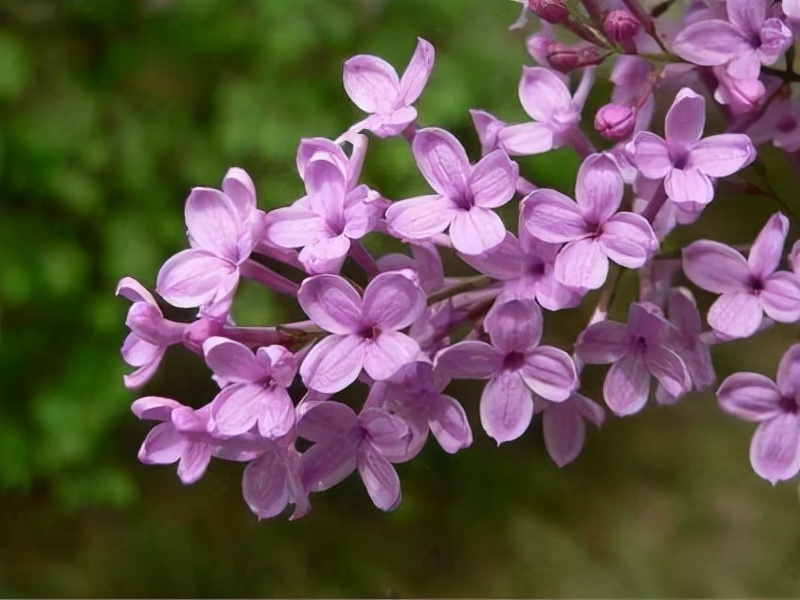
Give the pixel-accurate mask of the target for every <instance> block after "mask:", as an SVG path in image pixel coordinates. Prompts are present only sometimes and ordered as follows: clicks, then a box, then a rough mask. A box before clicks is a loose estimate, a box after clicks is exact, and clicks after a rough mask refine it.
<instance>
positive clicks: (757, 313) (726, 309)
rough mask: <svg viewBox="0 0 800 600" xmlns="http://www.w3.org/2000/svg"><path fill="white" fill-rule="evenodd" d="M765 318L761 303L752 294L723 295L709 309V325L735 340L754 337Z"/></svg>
mask: <svg viewBox="0 0 800 600" xmlns="http://www.w3.org/2000/svg"><path fill="white" fill-rule="evenodd" d="M763 316H764V313H763V310H762V306H761V303H760V302H759V301H758V298H757V297H756V296H755V295H754V294H752V293H750V292H731V293H729V294H723V295H721V296H720V297H719V298H717V300H716V301H715V302H714V304H712V305H711V307H710V308H709V309H708V316H707V317H706V319H707V320H708V324H709V325H711V327H712V329H714V331H717V332H719V333H722V334H725V335H726V336H730V337H733V338H746V337H750V336H751V335H753V334H754V333H755V332H756V330H757V329H758V326H759V325H760V324H761V319H762V317H763Z"/></svg>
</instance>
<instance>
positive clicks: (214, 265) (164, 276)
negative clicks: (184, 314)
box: [156, 248, 239, 308]
mask: <svg viewBox="0 0 800 600" xmlns="http://www.w3.org/2000/svg"><path fill="white" fill-rule="evenodd" d="M238 272H239V270H238V268H237V267H236V265H235V264H234V263H232V262H230V261H228V260H224V259H222V258H218V257H217V256H216V255H214V254H211V253H210V252H207V251H206V250H198V249H194V248H193V249H190V250H183V251H182V252H178V253H177V254H175V255H174V256H172V257H171V258H169V259H168V260H167V262H165V263H164V264H163V265H162V266H161V269H160V270H159V271H158V277H157V279H156V290H157V291H158V293H159V294H160V295H161V296H162V297H163V298H164V299H165V300H166V301H167V302H169V303H170V304H172V305H173V306H177V307H180V308H192V307H195V306H200V305H202V304H206V303H208V302H211V301H212V300H213V299H214V297H215V296H216V295H217V291H218V289H219V288H222V287H227V286H228V285H229V282H228V281H226V280H229V279H234V278H235V280H236V281H238Z"/></svg>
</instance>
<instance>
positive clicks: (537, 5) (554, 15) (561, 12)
mask: <svg viewBox="0 0 800 600" xmlns="http://www.w3.org/2000/svg"><path fill="white" fill-rule="evenodd" d="M528 8H529V9H530V11H531V12H532V13H533V14H535V15H536V16H537V17H539V18H540V19H542V20H543V21H547V22H548V23H553V24H554V25H557V24H559V23H563V22H565V21H566V20H567V19H569V9H568V8H567V6H566V4H564V0H528Z"/></svg>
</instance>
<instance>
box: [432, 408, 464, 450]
mask: <svg viewBox="0 0 800 600" xmlns="http://www.w3.org/2000/svg"><path fill="white" fill-rule="evenodd" d="M430 427H431V433H432V434H433V435H434V437H435V438H436V441H437V442H439V445H440V446H441V447H442V450H444V451H445V452H447V453H449V454H455V453H456V452H458V451H459V450H461V449H463V448H466V447H467V446H470V445H471V444H472V429H470V426H469V420H468V419H467V413H466V412H464V407H463V406H461V404H460V403H459V402H458V401H457V400H456V399H455V398H452V397H450V396H439V399H438V401H437V402H436V406H435V408H434V410H433V413H432V415H431V419H430Z"/></svg>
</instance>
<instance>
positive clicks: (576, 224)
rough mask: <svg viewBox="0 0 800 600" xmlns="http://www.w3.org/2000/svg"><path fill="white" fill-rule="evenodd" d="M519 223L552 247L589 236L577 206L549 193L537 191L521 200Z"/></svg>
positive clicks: (551, 192)
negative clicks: (553, 244)
mask: <svg viewBox="0 0 800 600" xmlns="http://www.w3.org/2000/svg"><path fill="white" fill-rule="evenodd" d="M522 223H523V224H524V225H525V228H526V229H527V231H528V233H530V234H531V235H532V236H533V237H534V238H536V239H539V240H542V241H544V242H549V243H555V244H561V243H564V242H570V241H572V240H574V239H576V238H579V237H583V236H585V235H586V234H587V233H589V232H588V230H587V224H586V221H585V219H584V217H583V214H582V213H581V211H580V209H579V208H578V205H577V204H575V202H573V201H572V200H570V199H569V198H568V197H567V196H565V195H564V194H562V193H561V192H557V191H555V190H549V189H538V190H536V191H534V192H533V193H532V194H531V195H530V196H528V197H527V198H526V199H525V201H524V203H523V205H522Z"/></svg>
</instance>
